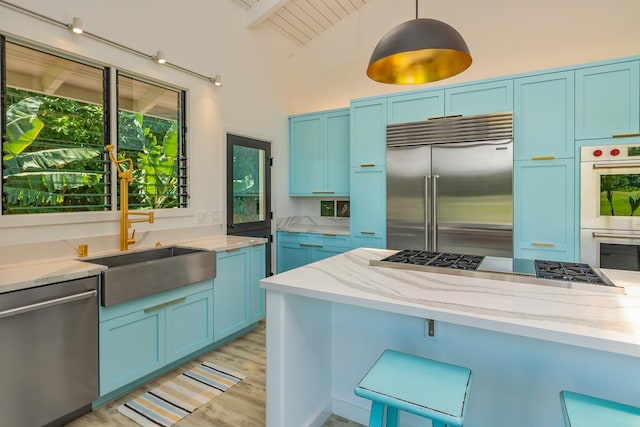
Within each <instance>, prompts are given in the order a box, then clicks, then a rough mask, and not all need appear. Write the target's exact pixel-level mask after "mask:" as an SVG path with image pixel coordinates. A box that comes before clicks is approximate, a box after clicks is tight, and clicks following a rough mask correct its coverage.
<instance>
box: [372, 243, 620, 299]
mask: <svg viewBox="0 0 640 427" xmlns="http://www.w3.org/2000/svg"><path fill="white" fill-rule="evenodd" d="M370 265H374V266H381V267H393V268H404V269H409V270H419V271H431V272H436V273H444V274H456V275H464V276H470V277H484V278H489V279H497V280H508V281H512V282H521V283H531V284H541V285H552V286H561V287H566V288H577V289H588V290H595V291H604V292H613V293H624V288H622V287H619V286H615V285H614V284H613V283H611V281H610V280H609V279H607V278H606V276H604V275H603V274H602V272H600V270H598V269H597V268H595V267H591V266H590V265H588V264H581V263H574V262H561V261H545V260H529V259H518V258H503V257H492V256H480V255H465V254H456V253H447V252H430V251H423V250H416V249H405V250H402V251H399V252H396V253H394V254H392V255H390V256H388V257H386V258H383V259H381V260H379V261H378V260H371V261H370Z"/></svg>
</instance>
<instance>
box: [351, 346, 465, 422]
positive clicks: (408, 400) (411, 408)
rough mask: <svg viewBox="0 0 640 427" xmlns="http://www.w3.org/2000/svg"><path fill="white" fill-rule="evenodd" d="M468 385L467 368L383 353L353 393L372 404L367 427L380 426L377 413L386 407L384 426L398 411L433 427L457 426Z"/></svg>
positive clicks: (462, 419)
mask: <svg viewBox="0 0 640 427" xmlns="http://www.w3.org/2000/svg"><path fill="white" fill-rule="evenodd" d="M471 382H472V374H471V370H470V369H467V368H463V367H460V366H455V365H450V364H447V363H442V362H437V361H434V360H430V359H425V358H423V357H418V356H414V355H411V354H406V353H401V352H398V351H394V350H385V351H384V353H382V355H381V356H380V358H379V359H378V360H377V361H376V363H375V364H374V365H373V366H372V367H371V369H370V370H369V372H367V374H366V375H365V376H364V378H362V380H361V381H360V383H359V384H358V385H357V386H356V388H355V390H354V391H355V394H356V395H358V396H360V397H364V398H366V399H369V400H371V401H372V413H371V419H370V424H369V425H370V426H373V425H380V426H381V425H382V414H379V413H380V412H381V411H383V410H384V407H385V406H386V407H387V408H388V410H387V426H391V425H395V423H396V422H397V410H398V409H399V410H402V411H406V412H410V413H412V414H416V415H419V416H422V417H425V418H429V419H431V420H432V421H433V424H434V425H448V426H451V427H460V426H462V423H463V421H464V415H465V409H466V406H467V399H468V398H469V393H470V389H471ZM374 412H376V414H375V415H374ZM374 418H380V422H379V423H378V421H377V420H374ZM390 418H391V419H392V420H391V421H390V420H389V419H390Z"/></svg>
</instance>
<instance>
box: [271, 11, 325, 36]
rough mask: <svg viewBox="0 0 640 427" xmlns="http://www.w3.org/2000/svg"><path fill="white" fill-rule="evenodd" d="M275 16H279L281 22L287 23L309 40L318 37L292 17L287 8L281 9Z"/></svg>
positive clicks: (299, 20)
mask: <svg viewBox="0 0 640 427" xmlns="http://www.w3.org/2000/svg"><path fill="white" fill-rule="evenodd" d="M276 15H278V16H280V17H281V18H282V19H283V20H285V21H287V22H288V23H289V25H291V26H292V27H294V28H296V29H297V30H298V31H299V32H301V33H302V34H304V35H305V36H306V37H307V38H308V39H309V40H311V39H312V38H314V37H315V36H317V35H318V33H316V32H315V31H314V30H313V29H312V28H311V27H310V26H309V25H307V24H306V23H305V22H304V21H302V20H301V19H300V18H298V17H297V16H296V15H294V14H293V13H292V12H291V11H290V10H289V8H288V7H283V8H281V9H280V10H278V12H276Z"/></svg>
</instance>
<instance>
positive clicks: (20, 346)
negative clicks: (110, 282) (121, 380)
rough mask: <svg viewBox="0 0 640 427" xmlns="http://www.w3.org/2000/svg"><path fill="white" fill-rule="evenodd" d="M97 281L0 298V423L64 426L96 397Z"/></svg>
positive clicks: (80, 281) (91, 279)
mask: <svg viewBox="0 0 640 427" xmlns="http://www.w3.org/2000/svg"><path fill="white" fill-rule="evenodd" d="M97 289H98V277H97V276H95V277H88V278H83V279H77V280H70V281H67V282H61V283H54V284H50V285H44V286H39V287H36V288H29V289H24V290H19V291H14V292H7V293H1V294H0V372H1V375H0V420H1V421H0V424H2V425H7V426H12V427H22V426H24V427H36V426H42V425H62V424H64V423H65V422H68V421H69V420H71V419H73V418H76V417H77V416H79V415H81V414H83V413H85V412H88V411H90V410H91V402H92V401H94V400H96V399H97V397H98V304H97Z"/></svg>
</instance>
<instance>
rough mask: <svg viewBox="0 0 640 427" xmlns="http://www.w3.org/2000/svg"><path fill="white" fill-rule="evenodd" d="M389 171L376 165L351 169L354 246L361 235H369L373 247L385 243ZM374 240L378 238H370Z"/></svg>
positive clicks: (351, 224) (352, 235)
mask: <svg viewBox="0 0 640 427" xmlns="http://www.w3.org/2000/svg"><path fill="white" fill-rule="evenodd" d="M385 175H386V170H385V169H384V168H381V167H376V168H363V169H360V168H352V169H351V220H350V227H349V228H350V232H351V243H352V247H359V246H353V245H354V244H357V243H356V242H359V241H360V240H359V239H358V238H360V237H368V238H370V240H367V241H368V242H370V243H373V244H376V246H374V247H378V248H384V247H385V245H386V179H385ZM371 239H375V240H371Z"/></svg>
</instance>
